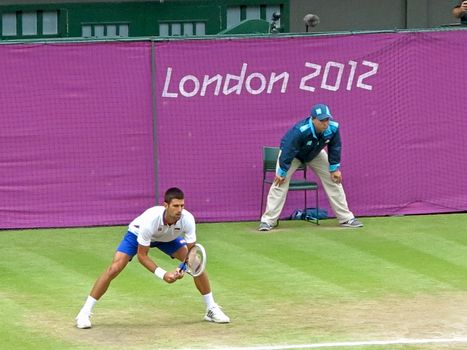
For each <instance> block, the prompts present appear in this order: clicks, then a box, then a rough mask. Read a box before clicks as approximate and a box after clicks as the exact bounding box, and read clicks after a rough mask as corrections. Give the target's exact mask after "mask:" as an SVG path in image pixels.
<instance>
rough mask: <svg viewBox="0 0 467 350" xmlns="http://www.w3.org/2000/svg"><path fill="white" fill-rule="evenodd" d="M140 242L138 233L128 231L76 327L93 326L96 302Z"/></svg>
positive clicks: (79, 316) (92, 291) (79, 317)
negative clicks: (137, 238) (138, 241)
mask: <svg viewBox="0 0 467 350" xmlns="http://www.w3.org/2000/svg"><path fill="white" fill-rule="evenodd" d="M137 248H138V243H137V242H136V235H134V234H133V233H131V232H128V233H127V234H126V235H125V236H124V238H123V240H122V241H121V242H120V245H119V246H118V248H117V251H116V252H115V255H114V258H113V260H112V263H111V264H110V266H109V267H108V268H107V269H106V270H105V271H104V272H103V273H102V274H101V275H100V276H99V278H98V279H97V280H96V282H95V283H94V286H93V287H92V290H91V293H90V294H89V296H88V297H87V298H86V301H85V303H84V305H83V307H82V308H81V310H80V312H79V313H78V315H77V316H76V327H78V328H91V320H90V317H91V313H92V309H93V308H94V306H95V304H96V302H97V301H98V300H99V299H100V298H101V297H102V296H103V295H104V294H105V292H106V291H107V289H108V288H109V285H110V283H111V282H112V280H113V279H114V278H115V277H117V276H118V274H119V273H120V272H121V271H122V270H123V269H124V268H125V266H126V265H127V264H128V262H129V261H130V260H131V258H132V257H133V256H134V255H135V254H136V250H137Z"/></svg>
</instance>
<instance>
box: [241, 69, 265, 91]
mask: <svg viewBox="0 0 467 350" xmlns="http://www.w3.org/2000/svg"><path fill="white" fill-rule="evenodd" d="M254 78H258V79H259V80H260V82H261V84H260V86H259V88H258V89H256V90H254V89H253V88H252V87H251V81H252V80H253V79H254ZM245 87H246V91H248V92H249V93H250V94H252V95H259V94H260V93H262V92H263V91H264V89H265V88H266V78H265V77H264V75H262V74H261V73H253V74H250V75H249V76H248V78H246V82H245Z"/></svg>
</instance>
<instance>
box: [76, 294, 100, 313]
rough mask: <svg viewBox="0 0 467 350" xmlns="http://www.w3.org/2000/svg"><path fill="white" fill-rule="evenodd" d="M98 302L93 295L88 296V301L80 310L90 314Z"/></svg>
mask: <svg viewBox="0 0 467 350" xmlns="http://www.w3.org/2000/svg"><path fill="white" fill-rule="evenodd" d="M96 303H97V300H96V299H94V298H93V297H92V296H90V295H89V296H88V297H87V299H86V302H85V303H84V305H83V307H82V308H81V311H80V312H85V313H87V314H90V313H91V311H92V308H93V307H94V305H95V304H96Z"/></svg>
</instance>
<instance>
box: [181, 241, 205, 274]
mask: <svg viewBox="0 0 467 350" xmlns="http://www.w3.org/2000/svg"><path fill="white" fill-rule="evenodd" d="M178 267H179V269H180V270H181V271H185V272H186V273H188V274H190V275H191V276H193V277H197V276H199V275H201V274H202V273H203V272H204V269H205V268H206V250H204V247H203V246H202V245H201V244H199V243H196V244H195V245H193V247H191V248H190V250H189V251H188V254H187V256H186V259H185V261H184V262H182V263H181V264H180V265H178Z"/></svg>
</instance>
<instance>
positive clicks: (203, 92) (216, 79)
mask: <svg viewBox="0 0 467 350" xmlns="http://www.w3.org/2000/svg"><path fill="white" fill-rule="evenodd" d="M214 82H216V89H215V90H214V96H219V91H220V90H221V84H222V76H221V75H220V74H216V75H215V76H213V77H212V78H210V79H209V75H205V76H204V80H203V87H202V88H201V96H205V95H206V89H207V88H208V86H209V85H210V84H212V83H214Z"/></svg>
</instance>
